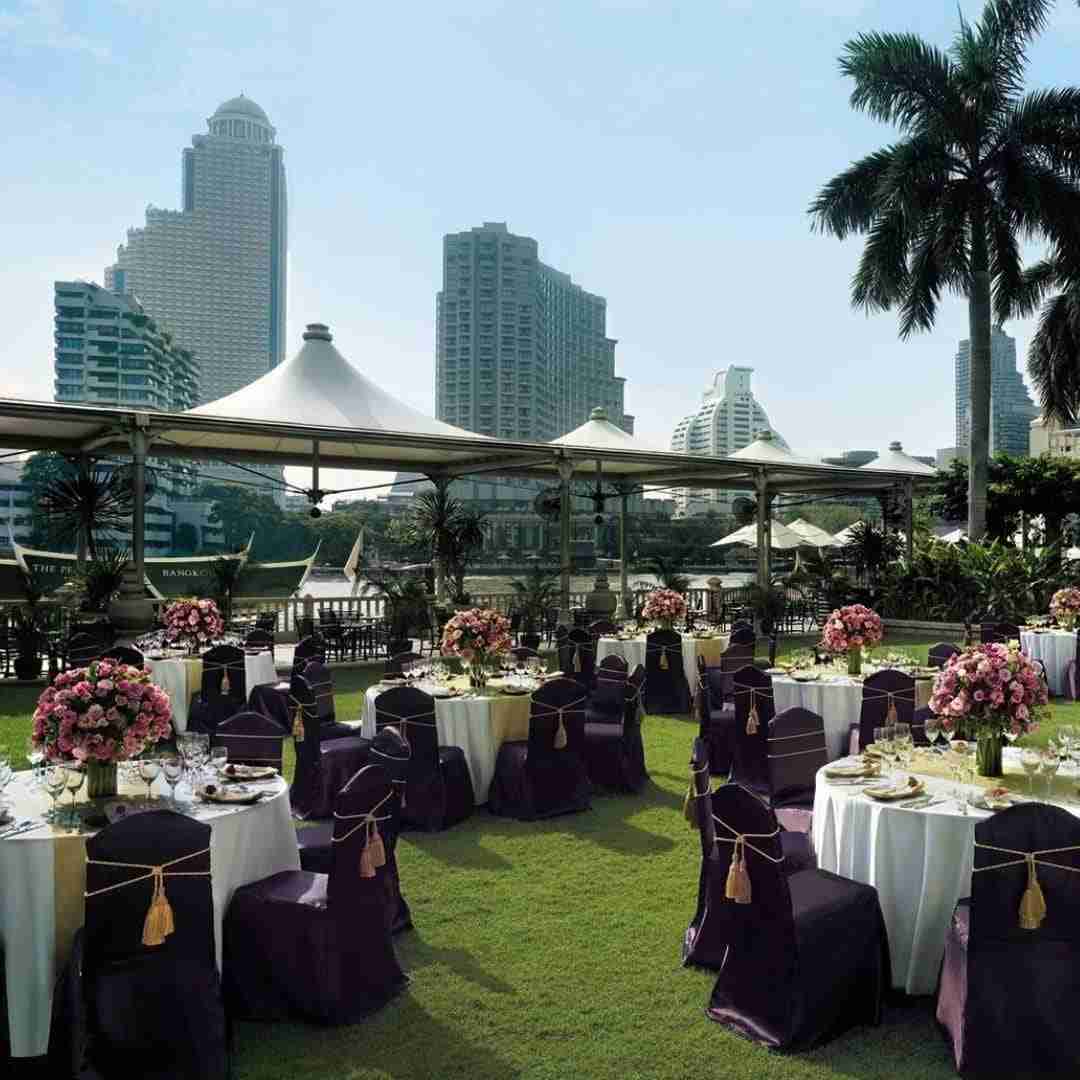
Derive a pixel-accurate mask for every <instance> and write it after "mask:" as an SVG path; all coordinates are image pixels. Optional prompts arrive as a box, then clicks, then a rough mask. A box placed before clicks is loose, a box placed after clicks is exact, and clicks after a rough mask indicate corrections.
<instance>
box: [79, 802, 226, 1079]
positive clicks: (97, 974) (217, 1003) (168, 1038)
mask: <svg viewBox="0 0 1080 1080" xmlns="http://www.w3.org/2000/svg"><path fill="white" fill-rule="evenodd" d="M86 852H87V867H86V893H87V897H86V922H85V925H84V927H83V929H82V930H80V931H79V932H78V935H77V936H76V940H75V946H74V949H73V952H72V957H71V960H70V961H69V966H68V969H67V974H66V978H65V982H64V985H63V987H62V990H61V996H62V998H63V1010H64V1011H65V1012H66V1013H67V1016H66V1017H65V1018H64V1022H63V1026H64V1032H63V1034H64V1035H65V1036H67V1037H69V1046H68V1047H67V1048H66V1049H70V1051H71V1064H72V1066H73V1067H72V1068H71V1069H70V1070H68V1069H65V1071H64V1073H63V1074H60V1075H72V1076H74V1075H79V1076H108V1077H112V1076H131V1077H135V1076H138V1077H151V1078H155V1080H157V1078H162V1080H164V1078H169V1080H181V1078H182V1080H205V1078H214V1080H216V1078H221V1080H224V1077H226V1076H227V1075H228V1049H227V1045H228V1044H227V1036H226V1020H225V1009H224V1004H223V1000H222V992H221V983H220V979H219V977H218V972H217V966H216V963H215V959H214V905H213V895H212V890H211V878H210V827H209V826H208V825H205V824H200V823H199V822H196V821H192V820H191V819H190V818H188V817H184V816H182V815H180V814H174V813H172V812H171V811H169V810H156V811H149V812H147V813H144V814H137V815H132V816H130V817H128V818H127V819H126V820H124V821H121V822H118V823H117V824H115V825H110V826H108V827H107V828H105V829H103V830H102V831H101V832H99V833H98V834H97V835H96V836H93V837H91V838H90V839H89V840H87V842H86ZM108 864H122V865H108ZM151 867H161V868H162V877H161V885H162V887H163V889H164V894H165V897H166V900H167V902H168V904H169V907H170V908H171V910H172V916H173V931H172V933H170V934H168V935H167V936H165V938H164V940H163V941H162V942H161V943H160V944H157V945H144V944H143V943H142V937H143V926H144V922H145V920H146V916H147V912H148V910H149V908H150V905H151V900H152V898H153V896H154V892H155V875H154V873H153V872H152V870H150V869H148V868H151ZM83 1070H85V1071H83Z"/></svg>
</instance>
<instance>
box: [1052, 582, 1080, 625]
mask: <svg viewBox="0 0 1080 1080" xmlns="http://www.w3.org/2000/svg"><path fill="white" fill-rule="evenodd" d="M1050 614H1051V615H1053V617H1054V618H1055V619H1056V620H1057V621H1058V622H1059V623H1060V624H1061V625H1062V626H1064V627H1065V628H1066V629H1069V630H1071V629H1072V626H1073V624H1074V623H1075V622H1076V619H1077V616H1080V589H1078V588H1076V586H1075V585H1070V586H1067V587H1066V588H1064V589H1058V591H1057V592H1056V593H1054V595H1053V596H1052V597H1051V598H1050Z"/></svg>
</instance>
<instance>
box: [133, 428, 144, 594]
mask: <svg viewBox="0 0 1080 1080" xmlns="http://www.w3.org/2000/svg"><path fill="white" fill-rule="evenodd" d="M146 448H147V438H146V432H145V431H143V430H142V428H136V429H135V430H134V431H133V432H132V433H131V460H132V469H131V482H132V485H133V486H134V488H135V491H134V495H135V503H134V506H133V508H132V513H131V557H132V561H133V562H134V563H135V574H136V576H137V577H138V580H139V584H140V586H141V585H142V583H143V582H144V581H145V580H146Z"/></svg>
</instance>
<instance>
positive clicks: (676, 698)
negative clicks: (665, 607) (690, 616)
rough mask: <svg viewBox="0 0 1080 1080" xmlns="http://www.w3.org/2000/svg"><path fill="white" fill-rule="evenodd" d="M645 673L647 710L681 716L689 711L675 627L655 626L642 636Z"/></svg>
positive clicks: (680, 640) (687, 690)
mask: <svg viewBox="0 0 1080 1080" xmlns="http://www.w3.org/2000/svg"><path fill="white" fill-rule="evenodd" d="M645 675H646V681H645V711H646V712H648V713H650V714H652V715H664V716H680V715H682V714H684V713H688V712H689V711H690V687H688V686H687V685H686V672H685V670H684V669H683V655H682V635H680V634H679V632H678V631H677V630H654V631H653V632H652V633H651V634H649V635H648V636H647V637H646V638H645Z"/></svg>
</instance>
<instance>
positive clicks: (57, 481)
mask: <svg viewBox="0 0 1080 1080" xmlns="http://www.w3.org/2000/svg"><path fill="white" fill-rule="evenodd" d="M134 506H135V493H134V489H133V488H132V485H131V477H130V475H129V473H128V472H127V471H126V470H124V469H118V468H102V467H100V466H93V467H92V466H91V465H90V464H88V463H87V462H86V461H85V460H84V459H81V460H80V461H79V462H78V463H76V464H75V465H74V467H73V468H71V469H68V470H65V471H64V472H63V473H61V474H60V475H58V476H56V477H54V478H53V479H51V480H50V481H49V482H48V483H47V484H46V485H45V487H44V488H43V489H42V490H41V492H40V493H39V495H38V500H37V507H36V508H35V509H36V512H37V514H39V515H40V516H41V517H42V518H43V519H44V521H45V524H46V528H47V530H48V532H49V534H50V536H51V537H55V538H60V537H69V536H72V535H74V537H75V544H76V550H77V551H78V555H79V563H80V565H81V564H82V563H83V561H84V560H85V558H86V555H87V553H89V555H90V558H91V559H96V558H97V544H96V542H95V536H96V535H97V534H99V533H102V532H120V531H123V530H126V529H128V528H129V527H130V522H131V512H132V510H133V509H134Z"/></svg>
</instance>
